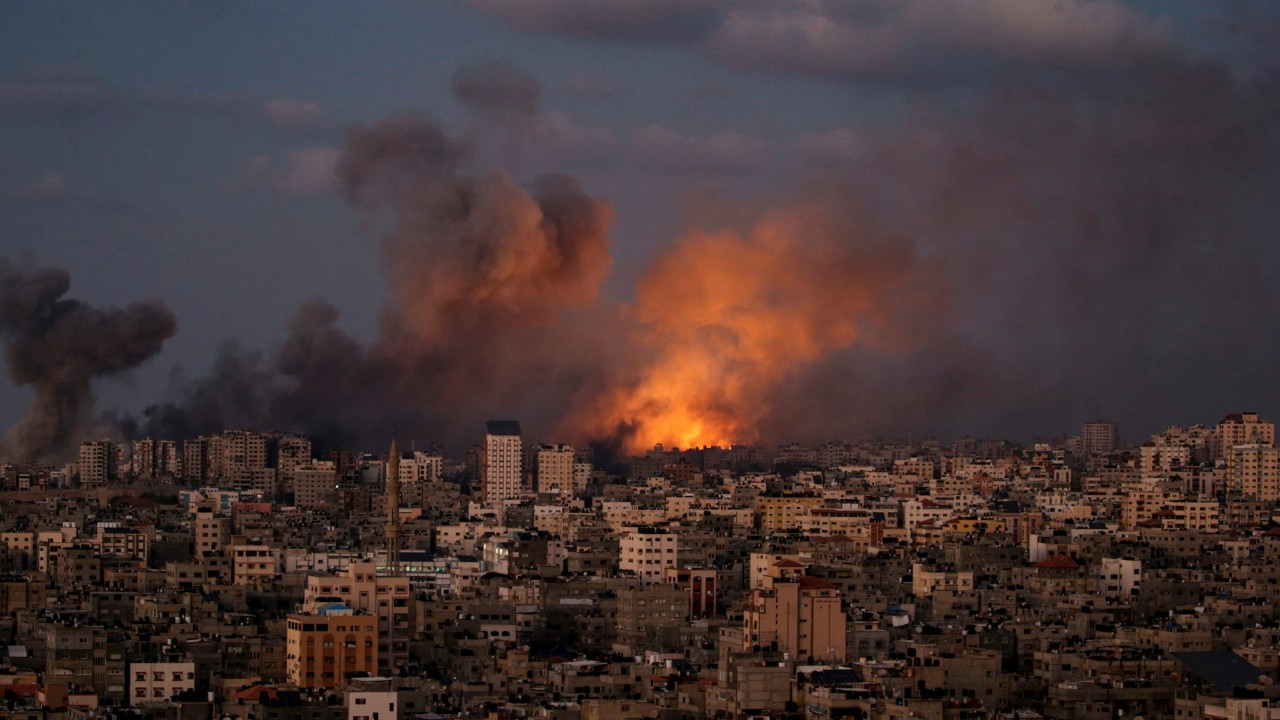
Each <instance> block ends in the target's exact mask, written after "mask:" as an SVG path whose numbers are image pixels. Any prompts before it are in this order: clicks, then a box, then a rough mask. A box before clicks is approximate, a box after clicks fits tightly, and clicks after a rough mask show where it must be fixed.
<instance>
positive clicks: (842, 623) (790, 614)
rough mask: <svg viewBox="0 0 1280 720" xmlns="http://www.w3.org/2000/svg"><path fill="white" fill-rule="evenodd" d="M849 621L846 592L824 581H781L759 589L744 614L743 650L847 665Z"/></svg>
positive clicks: (803, 579)
mask: <svg viewBox="0 0 1280 720" xmlns="http://www.w3.org/2000/svg"><path fill="white" fill-rule="evenodd" d="M846 626H847V621H846V618H845V614H844V610H843V609H842V608H841V606H840V589H839V588H837V587H836V586H835V585H832V584H831V583H829V582H827V581H826V580H823V579H821V578H816V577H810V576H807V575H806V576H803V577H799V578H775V579H774V580H773V585H772V587H769V588H756V589H754V590H752V591H751V595H750V596H748V599H747V608H746V611H745V612H744V613H743V632H742V645H743V647H742V649H743V650H753V649H756V648H762V649H763V648H769V649H776V650H778V651H779V652H784V653H788V654H790V655H791V656H792V657H795V658H799V659H805V658H810V657H811V658H814V659H815V660H817V661H820V662H843V661H844V659H845V634H846V630H847V627H846Z"/></svg>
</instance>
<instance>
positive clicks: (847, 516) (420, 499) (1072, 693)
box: [0, 412, 1280, 720]
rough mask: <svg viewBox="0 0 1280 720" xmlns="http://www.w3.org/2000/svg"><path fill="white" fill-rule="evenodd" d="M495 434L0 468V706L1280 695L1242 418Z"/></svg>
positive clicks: (998, 703)
mask: <svg viewBox="0 0 1280 720" xmlns="http://www.w3.org/2000/svg"><path fill="white" fill-rule="evenodd" d="M478 430H483V431H484V434H483V440H482V441H481V442H479V443H477V444H476V445H475V446H474V447H473V448H472V449H471V450H470V451H469V452H468V453H467V454H466V457H465V458H448V457H444V456H442V455H441V454H439V453H438V452H434V451H422V450H415V449H412V448H404V447H403V446H401V445H399V444H398V442H397V438H390V439H389V441H388V442H389V450H388V452H386V453H384V454H381V455H369V454H357V453H353V452H348V451H341V450H339V451H332V452H328V453H325V455H324V457H316V453H313V450H312V445H311V441H310V440H309V439H308V438H307V437H305V436H300V435H293V434H279V433H260V432H252V431H245V430H227V431H225V432H221V433H217V434H214V435H211V436H204V437H196V438H189V439H185V440H182V441H171V440H156V439H152V438H145V439H139V440H135V441H132V442H129V443H120V442H114V441H112V440H93V441H86V442H82V443H80V446H79V453H78V458H77V460H76V462H73V463H70V464H67V465H64V466H57V467H51V466H44V465H39V464H8V465H4V466H3V467H2V469H0V477H2V478H3V488H4V491H3V494H2V495H0V497H2V498H3V499H2V502H3V519H2V520H0V528H2V532H0V550H2V555H0V558H2V562H3V569H4V572H5V574H4V576H3V578H2V579H0V598H2V599H3V603H4V605H3V609H4V615H3V619H2V620H0V635H2V636H3V643H2V644H3V645H4V646H5V647H6V648H7V650H6V651H5V658H4V666H3V669H2V670H0V686H2V687H3V690H4V695H5V706H4V710H3V711H2V714H3V716H4V717H5V718H13V719H15V720H18V719H22V720H34V719H36V718H39V719H41V720H44V719H46V718H68V719H70V718H77V719H78V718H90V717H95V718H96V717H103V718H137V717H146V718H153V717H154V718H165V719H171V720H212V719H213V718H243V719H250V718H251V719H253V720H315V719H320V720H387V719H388V718H397V717H398V718H416V719H419V720H423V719H428V718H439V717H453V716H458V717H467V718H470V717H487V718H517V717H531V718H533V717H543V718H557V719H561V720H576V719H578V718H582V719H584V720H595V719H597V718H605V717H616V718H663V719H665V720H674V719H676V718H689V719H693V718H730V717H777V718H801V717H803V718H808V719H812V720H816V719H819V718H856V719H858V720H897V719H899V718H921V719H922V720H959V719H961V718H963V719H966V720H973V719H977V718H993V717H997V716H998V717H1001V718H1011V719H1012V718H1018V719H1021V720H1027V719H1035V718H1050V719H1052V720H1103V719H1105V718H1119V717H1143V718H1215V719H1221V720H1259V719H1263V720H1265V719H1266V718H1273V717H1275V712H1274V711H1273V709H1272V703H1274V702H1275V701H1276V700H1277V698H1280V686H1276V685H1274V684H1273V678H1275V677H1276V676H1277V672H1280V624H1277V617H1276V610H1275V609H1274V608H1275V605H1274V602H1275V599H1276V595H1277V592H1278V591H1277V587H1280V585H1278V584H1277V578H1278V576H1277V571H1276V559H1277V558H1278V557H1280V522H1277V521H1276V517H1277V501H1278V500H1280V448H1277V447H1276V446H1275V444H1274V441H1275V425H1274V424H1273V423H1272V422H1270V421H1267V420H1265V419H1263V418H1259V417H1258V415H1257V414H1255V413H1249V412H1243V413H1233V414H1229V415H1227V416H1226V417H1224V418H1223V419H1222V420H1221V421H1220V422H1218V423H1217V424H1215V425H1195V426H1191V427H1185V428H1184V427H1170V428H1168V429H1167V430H1165V431H1164V432H1162V433H1159V434H1157V435H1154V436H1152V437H1151V438H1149V439H1148V440H1146V441H1144V442H1142V443H1141V444H1138V445H1134V446H1129V445H1125V444H1124V443H1122V442H1121V440H1120V434H1119V429H1118V428H1117V426H1116V425H1115V424H1114V423H1110V422H1102V421H1099V422H1091V423H1088V424H1085V425H1084V426H1083V428H1082V431H1081V432H1080V434H1078V435H1075V436H1071V437H1066V438H1060V439H1056V440H1053V441H1048V442H1039V443H1035V444H1032V445H1025V446H1023V445H1019V444H1015V443H1012V442H1005V441H999V440H975V439H972V438H962V439H958V440H955V441H954V442H950V443H942V442H939V441H937V440H924V441H920V442H883V441H870V440H864V441H855V442H828V443H824V444H821V445H817V446H801V445H796V444H789V445H783V446H780V447H776V448H765V447H755V446H734V447H729V448H721V447H704V448H700V449H688V450H680V449H676V448H671V449H665V448H663V447H661V446H658V447H655V448H653V449H652V450H650V451H648V452H646V453H644V454H643V455H641V456H636V457H625V456H618V455H615V456H612V457H596V455H603V454H604V453H603V452H593V451H592V450H584V449H576V448H574V447H571V446H568V445H564V444H537V443H534V442H530V441H527V440H525V439H524V438H522V436H521V428H520V425H519V423H518V422H515V421H493V422H489V423H487V424H486V426H485V427H483V428H478ZM477 435H478V436H479V433H477ZM597 451H599V448H597Z"/></svg>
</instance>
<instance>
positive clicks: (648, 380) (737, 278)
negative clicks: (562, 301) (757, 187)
mask: <svg viewBox="0 0 1280 720" xmlns="http://www.w3.org/2000/svg"><path fill="white" fill-rule="evenodd" d="M916 266H917V262H916V261H915V259H914V257H913V255H912V252H911V249H910V247H909V246H908V245H907V244H906V243H904V242H900V241H895V240H883V239H879V238H875V237H874V235H873V234H871V233H868V232H865V228H863V227H860V224H859V223H857V222H855V221H852V220H851V219H850V218H848V217H837V216H836V215H834V214H833V213H831V212H830V211H828V210H824V209H823V208H821V207H819V206H817V205H802V206H799V207H796V208H791V209H788V210H783V211H776V212H773V213H771V214H769V215H767V216H765V217H764V218H763V219H762V220H760V221H759V222H758V223H756V224H755V225H754V226H753V227H751V228H750V229H748V230H745V231H734V230H727V231H718V232H705V231H695V232H692V233H690V234H688V235H686V236H685V237H684V238H682V239H681V240H680V241H679V242H678V243H677V244H676V245H675V246H674V247H673V248H672V249H671V250H670V251H669V252H667V253H666V254H664V255H662V256H661V257H659V258H658V259H657V260H656V261H655V262H654V263H653V264H652V265H651V266H650V267H649V269H648V271H647V272H646V273H645V275H644V277H643V278H642V279H641V281H640V284H639V286H638V288H637V300H636V304H635V306H634V307H633V308H632V309H631V312H632V315H633V317H634V319H635V320H636V321H637V322H638V323H639V325H640V326H641V328H642V330H641V332H640V334H641V335H642V337H640V338H637V345H638V346H639V347H641V348H644V349H645V350H646V351H647V352H648V353H649V357H650V358H651V360H650V362H648V363H647V364H646V365H644V366H643V367H642V368H641V369H640V370H639V372H638V375H637V376H636V378H635V380H634V381H633V382H631V383H629V384H624V385H620V386H618V387H614V388H612V389H611V390H609V391H608V392H607V393H606V395H605V397H604V399H603V402H602V404H601V406H600V408H599V409H598V410H597V411H596V412H595V413H594V415H593V417H594V423H593V427H592V428H591V431H592V432H594V433H601V432H608V431H609V430H610V429H612V428H618V427H623V428H626V429H627V432H626V438H625V443H624V445H625V449H626V450H627V451H629V452H639V451H642V450H644V449H646V448H649V447H652V446H654V445H655V444H659V443H661V444H664V445H674V446H678V447H686V448H687V447H699V446H704V445H720V446H728V445H730V444H732V443H735V442H752V441H755V440H756V439H758V433H759V428H760V427H761V423H762V421H763V420H764V419H765V418H766V416H767V415H768V413H769V411H770V404H771V399H772V398H773V397H774V394H775V393H776V392H778V390H779V386H780V385H781V384H782V383H783V382H784V381H785V380H786V379H787V378H788V376H789V375H790V374H791V373H793V372H794V371H796V370H798V369H800V368H802V367H804V366H807V365H810V364H812V363H814V362H815V361H818V360H819V359H821V358H822V357H823V356H825V355H827V354H828V353H831V352H833V351H836V350H839V349H842V348H847V347H849V346H851V345H853V344H854V343H855V342H858V341H859V340H860V339H864V338H866V337H868V336H875V337H877V338H880V339H882V338H883V335H884V330H885V325H886V324H888V318H889V315H890V310H889V308H890V305H889V304H887V301H890V300H891V299H892V298H894V297H895V296H896V295H897V294H898V293H897V291H898V289H899V288H900V287H901V286H903V285H904V284H905V281H907V280H909V279H911V278H912V276H914V275H915V274H916ZM877 341H879V340H877Z"/></svg>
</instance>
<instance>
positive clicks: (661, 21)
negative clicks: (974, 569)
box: [467, 0, 1170, 81]
mask: <svg viewBox="0 0 1280 720" xmlns="http://www.w3.org/2000/svg"><path fill="white" fill-rule="evenodd" d="M467 2H468V4H470V5H471V6H473V7H476V8H478V9H480V10H482V11H484V12H487V13H490V14H494V15H497V16H499V17H502V18H504V19H505V20H507V21H508V22H510V23H511V24H513V25H515V26H516V27H519V28H521V29H524V30H528V31H531V32H542V33H557V34H564V35H571V36H578V37H592V38H600V39H607V40H628V41H641V42H658V43H675V44H686V45H689V46H691V47H694V48H696V49H699V50H701V51H703V52H705V53H707V54H708V55H709V56H710V57H713V58H716V59H718V60H720V61H723V62H725V63H727V64H730V65H733V66H737V67H744V68H752V69H759V70H768V71H782V72H796V73H804V74H813V75H824V76H833V77H849V78H859V77H865V78H897V79H902V78H916V79H929V80H931V81H938V80H942V79H945V78H963V77H966V76H969V75H972V74H974V73H982V74H983V75H987V74H989V71H991V70H992V69H993V68H994V69H998V68H999V67H1000V66H1001V65H1002V64H1004V63H1009V62H1020V63H1031V64H1033V65H1039V66H1047V67H1102V66H1105V67H1111V66H1130V65H1134V64H1142V63H1146V62H1149V61H1150V60H1151V59H1152V58H1157V57H1161V56H1163V55H1165V54H1166V53H1167V52H1168V51H1169V50H1170V42H1169V40H1168V33H1169V23H1168V22H1166V21H1162V20H1159V19H1155V18H1152V17H1149V16H1146V15H1143V14H1142V13H1140V12H1138V11H1136V10H1134V9H1132V8H1130V7H1128V6H1126V5H1125V4H1123V3H1121V2H1118V1H1117V0H976V1H974V2H966V3H948V2H938V1H937V0H905V1H904V0H824V1H822V2H809V1H807V0H747V1H745V2H731V1H729V0H668V1H663V2H604V1H601V2H594V1H593V2H585V3H581V2H568V1H565V2H541V3H524V2H518V1H516V0H510V1H508V0H467Z"/></svg>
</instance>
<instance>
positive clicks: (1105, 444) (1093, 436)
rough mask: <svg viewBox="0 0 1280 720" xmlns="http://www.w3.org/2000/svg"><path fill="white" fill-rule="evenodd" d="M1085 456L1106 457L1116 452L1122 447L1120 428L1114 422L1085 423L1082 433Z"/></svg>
mask: <svg viewBox="0 0 1280 720" xmlns="http://www.w3.org/2000/svg"><path fill="white" fill-rule="evenodd" d="M1080 440H1081V443H1082V444H1083V445H1084V448H1083V449H1084V454H1085V455H1087V456H1094V455H1106V454H1108V453H1112V452H1115V451H1116V448H1117V447H1119V445H1120V428H1119V426H1117V425H1116V424H1115V423H1113V422H1105V421H1103V420H1096V421H1094V422H1090V423H1085V424H1084V430H1083V431H1082V432H1081V433H1080Z"/></svg>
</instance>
